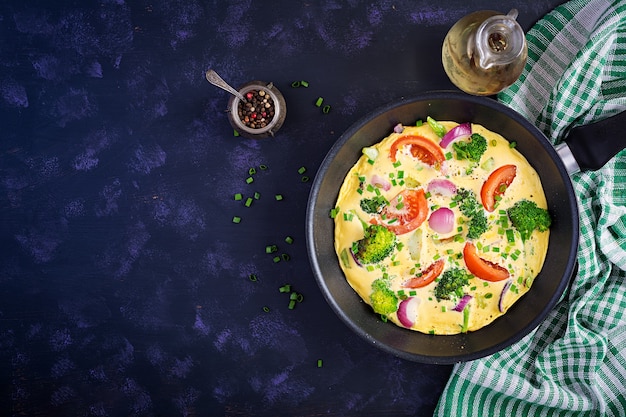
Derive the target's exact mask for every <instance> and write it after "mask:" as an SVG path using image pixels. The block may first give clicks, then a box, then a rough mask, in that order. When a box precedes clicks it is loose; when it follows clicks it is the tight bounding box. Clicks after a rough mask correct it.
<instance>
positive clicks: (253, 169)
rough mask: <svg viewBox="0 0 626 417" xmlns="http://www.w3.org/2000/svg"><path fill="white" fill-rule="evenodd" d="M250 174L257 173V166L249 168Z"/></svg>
mask: <svg viewBox="0 0 626 417" xmlns="http://www.w3.org/2000/svg"><path fill="white" fill-rule="evenodd" d="M248 174H250V175H254V174H256V168H254V167H252V168H250V169H249V170H248Z"/></svg>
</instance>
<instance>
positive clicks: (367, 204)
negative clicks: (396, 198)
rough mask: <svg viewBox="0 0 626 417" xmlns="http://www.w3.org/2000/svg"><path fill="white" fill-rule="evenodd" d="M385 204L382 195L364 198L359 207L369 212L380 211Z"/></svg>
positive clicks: (386, 202) (385, 201)
mask: <svg viewBox="0 0 626 417" xmlns="http://www.w3.org/2000/svg"><path fill="white" fill-rule="evenodd" d="M387 204H388V201H387V199H386V198H385V197H383V196H382V195H379V196H376V197H373V198H364V199H362V200H361V202H360V205H361V209H362V210H363V211H364V212H366V213H369V214H377V213H380V212H381V211H382V209H383V207H385V206H386V205H387Z"/></svg>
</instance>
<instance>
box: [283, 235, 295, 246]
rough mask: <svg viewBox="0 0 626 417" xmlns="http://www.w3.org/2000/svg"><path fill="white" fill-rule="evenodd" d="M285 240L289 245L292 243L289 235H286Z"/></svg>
mask: <svg viewBox="0 0 626 417" xmlns="http://www.w3.org/2000/svg"><path fill="white" fill-rule="evenodd" d="M285 242H287V243H289V244H290V245H291V244H292V243H293V238H292V237H291V236H287V237H286V238H285Z"/></svg>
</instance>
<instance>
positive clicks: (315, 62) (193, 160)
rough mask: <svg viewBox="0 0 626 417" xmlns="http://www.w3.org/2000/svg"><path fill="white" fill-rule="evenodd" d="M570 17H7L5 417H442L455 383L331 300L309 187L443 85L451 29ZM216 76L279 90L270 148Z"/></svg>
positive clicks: (392, 4)
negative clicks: (311, 244)
mask: <svg viewBox="0 0 626 417" xmlns="http://www.w3.org/2000/svg"><path fill="white" fill-rule="evenodd" d="M558 3H560V2H558V1H550V0H545V1H540V2H537V1H523V2H519V1H518V2H508V1H504V2H497V3H494V2H489V1H484V0H482V1H476V2H471V6H470V5H469V4H470V3H468V2H466V1H460V0H458V1H457V0H454V1H443V2H427V1H408V0H398V1H380V2H359V1H350V0H348V1H340V0H337V1H335V0H327V1H319V2H318V1H310V2H293V1H273V2H261V1H240V0H236V1H229V2H226V1H222V2H218V1H212V2H209V1H200V0H163V1H124V0H103V1H58V2H48V1H26V2H25V1H18V0H7V1H4V2H2V4H1V5H0V122H1V123H0V127H1V129H0V138H1V139H0V144H1V148H0V152H1V153H0V210H1V211H0V227H1V229H0V239H1V243H2V245H1V247H2V250H1V251H0V297H1V298H0V376H1V377H2V382H3V383H2V384H1V385H0V415H15V416H17V415H28V416H35V415H42V416H43V415H46V416H53V415H54V416H56V415H59V416H60V415H63V416H122V415H123V416H130V415H141V416H157V415H160V416H175V415H185V416H192V415H199V416H208V415H228V416H236V415H241V416H243V415H271V416H278V415H300V416H314V415H335V416H346V415H360V416H365V415H368V416H370V415H372V416H373V415H377V416H388V415H395V416H402V415H414V416H426V415H430V414H432V411H433V409H434V407H435V405H436V402H437V400H438V397H439V395H440V394H441V392H442V389H443V387H444V385H445V383H446V381H447V378H448V376H449V373H450V371H451V366H437V365H426V364H420V363H414V362H408V361H406V360H402V359H398V358H396V357H394V356H392V355H390V354H388V353H386V352H383V351H381V350H378V349H377V348H375V347H373V346H371V345H370V344H368V343H366V342H365V341H364V340H362V339H361V338H360V337H359V336H357V335H355V334H353V333H352V332H351V331H350V330H349V329H348V327H347V326H346V325H344V324H343V323H342V322H341V321H340V320H339V319H338V317H337V316H336V315H335V314H334V313H333V311H332V310H331V309H330V307H329V306H328V305H327V304H326V302H325V301H324V298H323V296H322V294H321V292H320V290H319V288H318V287H317V284H316V282H315V279H314V276H313V273H312V271H311V269H310V266H309V260H308V255H307V249H306V244H305V235H304V221H305V208H306V204H307V199H308V195H309V191H310V188H311V183H312V179H313V178H314V176H315V174H316V170H317V168H318V166H319V164H320V163H321V161H322V159H323V158H324V156H325V154H326V153H327V152H328V150H329V149H330V147H331V146H332V145H333V143H334V142H335V141H336V140H337V139H338V138H339V136H340V135H341V133H342V132H343V131H344V130H345V129H347V128H348V127H349V126H350V125H351V124H352V123H354V122H356V121H357V120H358V119H360V118H361V117H363V116H364V115H366V114H367V113H368V112H370V111H372V110H374V109H376V108H377V107H379V106H381V105H383V104H386V103H388V102H390V101H393V100H396V99H399V98H401V97H403V96H407V95H414V94H416V93H419V92H423V91H427V90H433V89H449V88H452V85H451V83H450V82H449V81H448V79H447V77H446V76H445V73H444V72H443V69H442V66H441V61H440V46H441V43H442V40H443V37H444V36H445V33H446V32H447V30H448V29H449V27H450V26H451V25H452V24H453V23H454V22H455V21H457V20H458V19H459V18H461V17H462V16H464V15H465V14H468V13H470V12H472V11H474V10H479V9H493V8H496V9H498V10H500V11H502V12H507V11H508V10H509V9H511V8H512V7H517V8H518V10H519V21H520V23H521V25H522V27H523V28H524V29H526V30H527V29H528V28H530V27H531V25H532V24H533V23H534V22H535V21H536V20H537V19H539V18H540V17H541V16H543V15H544V14H545V13H547V12H548V11H549V10H550V9H552V8H553V7H554V6H555V5H556V4H558ZM207 68H214V69H215V70H216V71H217V72H218V73H220V74H221V75H222V76H223V77H224V78H225V79H226V80H227V81H229V82H231V83H232V84H234V85H240V84H243V83H245V82H247V81H250V80H264V81H268V82H269V81H271V82H273V83H274V84H275V85H276V86H277V87H278V88H279V89H280V90H281V92H282V93H283V94H284V96H285V99H286V102H287V109H288V113H287V118H286V121H285V123H284V125H283V127H282V129H281V130H280V131H279V132H278V134H277V135H276V137H274V138H269V139H263V140H251V139H244V138H241V137H235V136H234V135H233V129H232V128H231V127H230V125H229V123H228V120H227V115H226V113H225V111H224V109H225V108H226V105H227V101H228V98H229V96H228V93H226V92H224V91H222V90H219V89H217V88H215V87H213V86H211V85H210V84H208V83H207V82H206V80H205V79H204V72H205V71H206V69H207ZM299 80H306V81H308V82H309V87H308V88H302V87H301V88H293V87H292V86H291V83H292V82H293V81H299ZM317 97H323V98H324V104H330V105H331V106H332V108H331V111H330V112H329V113H328V114H324V113H322V112H321V111H320V109H319V108H318V107H316V106H315V105H314V102H315V100H316V99H317ZM261 165H264V166H266V167H267V169H265V170H261V169H260V166H261ZM300 167H304V168H306V172H304V173H301V172H298V170H299V168H300ZM250 168H256V170H257V172H256V174H254V175H253V179H254V182H252V183H247V182H246V179H247V178H248V177H249V169H250ZM303 176H306V177H309V179H311V181H303V178H302V177H303ZM255 192H256V193H259V195H258V197H259V198H258V199H254V200H253V202H252V205H251V206H250V207H246V206H245V204H244V202H245V199H247V197H250V196H254V193H255ZM235 193H242V194H243V196H244V200H243V201H235V200H234V198H233V195H234V194H235ZM276 194H281V195H282V196H283V197H284V198H283V200H282V201H277V200H276V198H275V195H276ZM233 216H239V217H240V218H241V219H242V220H241V223H239V224H235V223H233V222H232V218H233ZM287 236H290V237H292V238H293V243H291V244H288V243H287V242H285V238H286V237H287ZM272 244H275V245H276V246H277V247H278V252H276V254H266V253H265V248H266V246H267V245H272ZM283 254H285V255H286V256H285V258H282V257H281V261H280V262H274V260H273V256H275V255H281V256H282V255H283ZM287 258H288V259H287ZM251 274H254V275H255V276H256V277H257V280H256V281H252V280H251V279H250V275H251ZM285 284H290V285H291V289H292V291H295V292H297V293H299V294H302V296H303V299H302V301H301V302H299V303H297V304H296V306H295V308H293V309H290V308H289V307H288V305H289V294H288V293H281V292H280V291H279V287H281V286H283V285H285ZM319 360H321V361H322V362H321V367H320V366H318V361H319Z"/></svg>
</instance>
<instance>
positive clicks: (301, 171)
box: [298, 167, 306, 175]
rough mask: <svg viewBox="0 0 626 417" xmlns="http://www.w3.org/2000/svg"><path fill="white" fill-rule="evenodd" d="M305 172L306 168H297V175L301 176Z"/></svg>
mask: <svg viewBox="0 0 626 417" xmlns="http://www.w3.org/2000/svg"><path fill="white" fill-rule="evenodd" d="M305 172H306V168H305V167H300V168H298V174H300V175H302V174H304V173H305Z"/></svg>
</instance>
